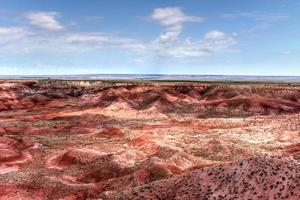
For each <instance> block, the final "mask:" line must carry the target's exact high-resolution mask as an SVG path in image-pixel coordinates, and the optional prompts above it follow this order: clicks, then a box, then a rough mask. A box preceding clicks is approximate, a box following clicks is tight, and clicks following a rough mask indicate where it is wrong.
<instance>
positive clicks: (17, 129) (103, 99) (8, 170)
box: [0, 80, 300, 199]
mask: <svg viewBox="0 0 300 200" xmlns="http://www.w3.org/2000/svg"><path fill="white" fill-rule="evenodd" d="M0 94H1V95H0V135H1V136H0V199H18V198H19V199H49V198H50V199H51V198H52V199H87V198H90V199H91V198H94V199H97V198H104V199H122V198H123V199H132V198H133V197H135V198H138V197H142V196H143V198H144V199H150V198H152V199H174V198H175V197H176V198H177V199H193V198H194V199H207V198H208V199H214V198H218V196H216V195H221V196H222V197H223V198H224V199H230V198H233V199H245V198H244V197H247V198H252V199H255V198H258V196H261V197H262V199H264V198H265V199H268V198H271V199H272V198H273V197H275V196H276V195H277V193H280V192H281V193H282V195H284V196H276V198H279V199H280V198H281V197H284V198H286V199H297V198H299V193H297V191H299V190H300V186H299V170H300V169H299V161H298V160H299V159H300V131H299V130H300V129H299V128H300V124H299V121H300V114H299V111H300V88H299V87H292V86H287V85H271V84H268V85H254V84H252V85H250V84H249V85H229V84H226V85H225V84H223V85H220V84H195V83H194V84H179V83H177V84H176V83H165V84H158V83H114V84H112V83H106V82H100V81H96V82H89V81H54V80H48V81H46V80H40V81H28V80H26V81H8V80H6V81H0ZM269 156H277V157H276V158H273V157H272V158H270V157H269ZM240 163H246V164H245V165H242V166H240ZM273 165H274V166H275V165H278V169H273V167H272V166H273ZM290 166H292V167H290ZM268 167H269V168H268ZM250 169H251V170H252V171H254V172H252V171H251V170H250ZM235 172H236V173H235ZM253 173H254V174H253ZM260 173H263V175H264V176H265V178H264V179H263V180H264V181H263V180H261V179H259V177H258V174H260ZM274 173H276V174H274ZM210 174H212V175H210ZM217 174H219V175H217ZM251 174H252V175H251ZM190 177H192V178H190ZM224 177H226V178H225V179H224ZM290 177H292V178H293V181H292V180H289V178H290ZM282 178H284V179H285V180H284V181H281V183H280V184H278V187H276V188H275V186H272V185H273V184H274V183H273V182H274V181H273V180H278V179H282ZM223 179H224V180H223ZM254 179H255V180H254ZM206 180H207V181H206ZM208 180H209V181H208ZM229 180H231V181H233V182H234V181H236V180H240V181H243V182H245V183H246V182H248V183H249V185H248V186H247V187H246V186H245V187H244V186H242V185H241V186H240V187H237V185H232V184H233V183H232V182H231V181H229ZM224 181H225V182H224ZM226 181H227V182H228V181H229V182H228V183H227V182H226ZM173 182H175V183H178V184H179V183H180V184H179V185H176V187H175V186H174V185H172V184H173ZM262 182H263V183H262ZM181 183H182V184H181ZM225 183H226V184H225ZM282 184H283V185H284V186H285V188H284V189H280V188H281V187H282ZM174 187H175V188H174ZM236 187H237V188H236ZM262 187H263V188H265V189H262ZM271 187H272V188H271ZM273 187H274V188H273ZM286 187H289V188H286ZM290 187H291V188H290ZM159 188H163V191H160V190H159ZM243 188H244V189H243ZM150 190H151V191H150ZM232 190H238V191H239V192H238V193H236V195H232V193H233V192H232ZM153 191H154V192H153ZM199 191H203V192H201V193H199ZM250 191H255V192H256V194H255V195H254V192H250ZM198 193H199V194H198ZM120 194H122V195H121V196H122V198H121V197H120ZM165 194H166V195H167V196H161V195H165ZM141 195H142V196H141ZM174 195H175V196H174ZM195 195H198V196H195ZM199 195H200V196H199Z"/></svg>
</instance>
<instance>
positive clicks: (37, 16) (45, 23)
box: [25, 12, 64, 31]
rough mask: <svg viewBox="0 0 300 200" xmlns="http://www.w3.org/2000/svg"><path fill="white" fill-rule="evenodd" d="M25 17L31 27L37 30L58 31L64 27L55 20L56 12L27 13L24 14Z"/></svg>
mask: <svg viewBox="0 0 300 200" xmlns="http://www.w3.org/2000/svg"><path fill="white" fill-rule="evenodd" d="M25 16H26V18H27V19H28V20H29V21H30V23H31V24H32V25H34V26H37V27H39V28H42V29H46V30H49V31H60V30H62V29H64V26H63V25H61V24H60V23H59V22H58V21H57V20H56V17H57V16H58V13H56V12H29V13H26V14H25Z"/></svg>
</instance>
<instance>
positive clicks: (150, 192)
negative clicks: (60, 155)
mask: <svg viewBox="0 0 300 200" xmlns="http://www.w3.org/2000/svg"><path fill="white" fill-rule="evenodd" d="M299 177H300V163H299V162H296V161H294V160H289V159H282V158H266V157H254V158H249V159H246V160H242V161H239V162H235V163H232V164H227V165H217V166H214V167H208V168H204V169H202V170H195V171H192V172H188V173H185V174H182V175H179V176H174V177H173V178H170V179H165V180H160V181H155V182H152V183H150V184H146V185H143V186H139V187H136V188H133V189H130V190H126V191H122V192H106V194H105V195H103V196H102V199H103V200H106V199H110V200H112V199H116V200H117V199H118V200H123V199H124V200H125V199H132V200H133V199H137V200H138V199H290V200H291V199H293V200H296V199H300V190H299V188H300V178H299Z"/></svg>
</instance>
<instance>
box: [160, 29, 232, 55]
mask: <svg viewBox="0 0 300 200" xmlns="http://www.w3.org/2000/svg"><path fill="white" fill-rule="evenodd" d="M236 43H237V41H236V40H235V39H234V38H233V37H232V36H230V35H227V34H225V33H224V32H221V31H218V30H214V31H210V32H208V33H206V34H205V35H204V36H203V38H202V39H201V40H198V41H191V40H190V39H187V40H184V41H178V42H176V43H175V44H174V43H172V44H157V45H156V46H155V47H154V49H155V50H156V52H157V53H158V55H159V56H162V57H173V58H201V57H204V56H208V55H211V54H212V53H215V52H219V51H222V50H226V49H228V48H230V47H231V46H233V45H234V44H236Z"/></svg>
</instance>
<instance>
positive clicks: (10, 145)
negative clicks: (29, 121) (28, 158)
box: [0, 137, 33, 162]
mask: <svg viewBox="0 0 300 200" xmlns="http://www.w3.org/2000/svg"><path fill="white" fill-rule="evenodd" d="M31 146H33V143H32V142H30V141H28V140H24V139H22V138H20V137H13V138H11V137H0V162H11V161H16V160H18V159H20V158H22V151H23V150H25V149H27V148H29V147H31Z"/></svg>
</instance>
